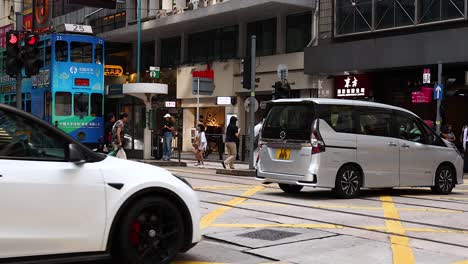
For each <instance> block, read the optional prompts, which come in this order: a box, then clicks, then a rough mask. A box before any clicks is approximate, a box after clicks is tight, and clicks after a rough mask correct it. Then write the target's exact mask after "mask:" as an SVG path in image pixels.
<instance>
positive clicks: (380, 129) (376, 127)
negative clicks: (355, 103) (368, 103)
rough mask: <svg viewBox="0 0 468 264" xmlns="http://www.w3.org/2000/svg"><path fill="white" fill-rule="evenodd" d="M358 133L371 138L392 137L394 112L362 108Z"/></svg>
mask: <svg viewBox="0 0 468 264" xmlns="http://www.w3.org/2000/svg"><path fill="white" fill-rule="evenodd" d="M359 110H360V111H359V113H358V115H359V118H358V121H359V126H358V133H359V134H363V135H369V136H379V137H390V135H391V134H392V133H391V127H392V112H391V111H387V110H384V109H376V108H366V107H360V109H359Z"/></svg>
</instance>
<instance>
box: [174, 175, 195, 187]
mask: <svg viewBox="0 0 468 264" xmlns="http://www.w3.org/2000/svg"><path fill="white" fill-rule="evenodd" d="M174 177H176V178H177V179H179V180H181V181H182V182H183V183H185V184H187V185H188V186H189V187H190V188H191V189H193V187H192V185H191V184H190V183H189V182H188V181H187V180H186V179H185V178H184V177H182V176H179V175H175V174H174Z"/></svg>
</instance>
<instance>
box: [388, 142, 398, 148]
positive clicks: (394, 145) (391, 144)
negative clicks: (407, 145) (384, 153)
mask: <svg viewBox="0 0 468 264" xmlns="http://www.w3.org/2000/svg"><path fill="white" fill-rule="evenodd" d="M387 145H389V146H390V147H396V146H398V144H397V143H393V142H388V144H387Z"/></svg>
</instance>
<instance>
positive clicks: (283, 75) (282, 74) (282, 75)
mask: <svg viewBox="0 0 468 264" xmlns="http://www.w3.org/2000/svg"><path fill="white" fill-rule="evenodd" d="M276 71H277V73H278V78H279V79H280V80H281V81H283V82H284V80H286V79H288V66H286V65H284V64H280V65H278V69H277V70H276Z"/></svg>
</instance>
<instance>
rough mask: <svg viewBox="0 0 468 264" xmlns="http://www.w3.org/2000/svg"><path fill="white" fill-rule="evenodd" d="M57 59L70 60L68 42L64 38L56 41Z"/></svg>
mask: <svg viewBox="0 0 468 264" xmlns="http://www.w3.org/2000/svg"><path fill="white" fill-rule="evenodd" d="M55 60H56V61H68V42H66V41H63V40H59V41H56V42H55Z"/></svg>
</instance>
